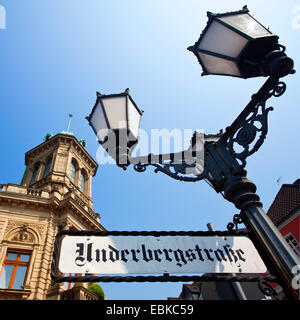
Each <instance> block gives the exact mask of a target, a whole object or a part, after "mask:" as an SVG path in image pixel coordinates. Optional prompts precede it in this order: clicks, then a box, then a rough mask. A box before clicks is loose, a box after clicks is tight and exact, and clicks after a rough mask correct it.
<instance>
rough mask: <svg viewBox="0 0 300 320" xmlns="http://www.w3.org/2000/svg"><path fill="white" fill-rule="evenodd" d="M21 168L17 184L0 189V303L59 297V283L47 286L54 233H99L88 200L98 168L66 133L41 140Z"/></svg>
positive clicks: (28, 154) (29, 153)
mask: <svg viewBox="0 0 300 320" xmlns="http://www.w3.org/2000/svg"><path fill="white" fill-rule="evenodd" d="M25 165H26V170H25V173H24V176H23V178H22V182H21V184H20V185H16V184H10V183H8V184H2V185H0V299H28V300H44V299H60V297H61V293H62V292H64V291H65V290H66V289H67V288H66V287H65V285H64V284H63V283H57V284H55V285H53V286H51V263H52V254H53V245H54V241H55V237H56V234H57V232H58V231H60V230H105V228H104V227H103V226H102V225H101V224H100V216H99V214H97V213H95V212H94V210H93V201H92V177H93V176H95V174H96V172H97V169H98V165H97V163H96V162H95V161H94V160H93V158H92V157H91V156H90V155H89V153H88V152H87V151H86V149H85V146H84V143H83V142H82V141H81V142H79V141H78V140H77V139H76V138H75V137H74V136H73V135H72V134H69V133H63V134H57V135H55V136H54V137H52V136H46V138H45V139H44V142H43V143H42V144H40V145H38V146H37V147H35V148H33V149H31V150H29V151H28V152H27V153H26V154H25ZM77 290H78V289H77Z"/></svg>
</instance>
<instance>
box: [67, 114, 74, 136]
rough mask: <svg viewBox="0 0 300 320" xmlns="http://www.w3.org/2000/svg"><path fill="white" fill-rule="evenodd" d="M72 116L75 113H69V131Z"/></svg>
mask: <svg viewBox="0 0 300 320" xmlns="http://www.w3.org/2000/svg"><path fill="white" fill-rule="evenodd" d="M72 117H73V115H72V114H69V123H68V128H67V132H69V129H70V124H71V119H72Z"/></svg>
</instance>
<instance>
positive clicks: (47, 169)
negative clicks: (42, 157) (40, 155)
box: [43, 158, 52, 178]
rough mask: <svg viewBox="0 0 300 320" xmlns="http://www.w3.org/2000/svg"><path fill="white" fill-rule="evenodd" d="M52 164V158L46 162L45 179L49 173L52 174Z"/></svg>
mask: <svg viewBox="0 0 300 320" xmlns="http://www.w3.org/2000/svg"><path fill="white" fill-rule="evenodd" d="M51 163H52V158H49V159H48V160H47V162H46V165H45V169H44V173H43V178H45V177H46V176H47V175H48V174H49V172H50V168H51Z"/></svg>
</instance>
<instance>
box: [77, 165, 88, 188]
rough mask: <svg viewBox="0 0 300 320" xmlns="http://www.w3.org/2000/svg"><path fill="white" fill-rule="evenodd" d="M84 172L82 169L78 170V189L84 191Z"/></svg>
mask: <svg viewBox="0 0 300 320" xmlns="http://www.w3.org/2000/svg"><path fill="white" fill-rule="evenodd" d="M86 176H87V175H86V173H85V171H84V170H81V171H80V184H79V187H80V190H81V191H82V192H85V181H86Z"/></svg>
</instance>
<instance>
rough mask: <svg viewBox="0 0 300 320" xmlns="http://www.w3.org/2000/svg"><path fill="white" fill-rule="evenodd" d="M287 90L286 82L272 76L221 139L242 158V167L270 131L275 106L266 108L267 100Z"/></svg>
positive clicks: (238, 157) (238, 158)
mask: <svg viewBox="0 0 300 320" xmlns="http://www.w3.org/2000/svg"><path fill="white" fill-rule="evenodd" d="M285 91H286V84H285V83H284V82H279V79H278V78H275V77H270V78H269V79H268V80H267V81H266V83H265V84H264V85H263V87H262V88H261V89H260V90H259V92H258V93H257V94H255V95H253V96H252V99H251V101H250V102H249V104H248V105H247V106H246V108H245V109H244V110H243V111H242V113H241V114H240V115H239V116H238V118H237V119H236V120H235V121H234V122H233V124H232V125H231V126H230V127H228V128H227V129H226V131H225V133H224V135H223V136H222V137H221V139H220V140H219V143H222V144H224V145H225V146H226V147H227V148H228V149H229V151H230V152H231V154H232V155H233V157H234V158H235V159H236V160H240V163H241V167H242V168H244V167H245V166H246V158H247V157H249V156H251V155H252V154H253V153H255V152H256V151H258V149H259V148H260V147H261V145H262V144H263V142H264V140H265V138H266V135H267V133H268V114H269V112H270V111H273V107H269V108H266V103H267V100H268V99H270V98H271V97H280V96H281V95H282V94H283V93H284V92H285Z"/></svg>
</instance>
